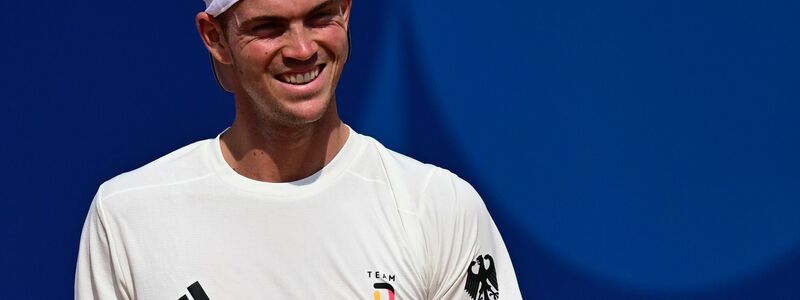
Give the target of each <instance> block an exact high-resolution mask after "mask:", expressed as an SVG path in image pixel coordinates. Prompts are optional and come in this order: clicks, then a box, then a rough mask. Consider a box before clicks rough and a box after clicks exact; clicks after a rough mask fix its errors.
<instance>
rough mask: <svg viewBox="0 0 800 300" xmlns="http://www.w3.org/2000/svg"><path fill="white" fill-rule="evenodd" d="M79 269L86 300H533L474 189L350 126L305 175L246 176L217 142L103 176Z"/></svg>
mask: <svg viewBox="0 0 800 300" xmlns="http://www.w3.org/2000/svg"><path fill="white" fill-rule="evenodd" d="M75 276H76V278H75V298H76V299H80V300H88V299H174V300H178V299H180V300H184V299H186V300H188V299H194V300H208V299H211V300H222V299H237V300H238V299H374V300H378V299H389V300H393V299H484V298H486V299H503V300H505V299H521V296H520V292H519V287H518V286H517V282H516V278H515V275H514V269H513V267H512V265H511V260H510V259H509V256H508V252H507V250H506V248H505V245H504V244H503V240H502V238H501V237H500V234H499V233H498V231H497V228H496V227H495V225H494V222H493V221H492V219H491V217H490V216H489V214H488V212H487V210H486V207H485V206H484V204H483V201H482V200H481V198H480V196H478V194H477V193H476V192H475V190H474V189H473V188H472V187H471V186H470V185H469V184H468V183H467V182H465V181H464V180H462V179H460V178H458V177H457V176H455V175H453V174H452V173H450V172H449V171H447V170H444V169H441V168H438V167H435V166H432V165H428V164H422V163H420V162H418V161H415V160H413V159H411V158H408V157H406V156H403V155H401V154H398V153H396V152H392V151H391V150H388V149H386V148H385V147H384V146H383V145H381V144H380V143H378V142H377V141H375V140H374V139H372V138H370V137H367V136H364V135H360V134H357V133H355V132H353V131H352V130H351V131H350V137H349V138H348V140H347V142H346V143H345V145H344V147H343V148H342V149H341V151H340V152H339V153H338V154H337V155H336V157H335V158H334V159H333V160H332V161H331V162H330V163H329V164H328V165H326V166H325V167H324V168H323V169H322V170H320V171H319V172H317V173H316V174H314V175H312V176H310V177H308V178H305V179H302V180H299V181H296V182H290V183H268V182H261V181H256V180H252V179H249V178H247V177H244V176H241V175H239V174H238V173H236V172H235V171H234V170H233V169H231V168H230V166H229V165H228V164H227V163H226V162H225V160H224V159H223V157H222V153H221V151H220V143H219V136H217V138H215V139H210V140H204V141H199V142H196V143H193V144H191V145H188V146H186V147H183V148H181V149H179V150H177V151H174V152H172V153H170V154H168V155H166V156H164V157H161V158H159V159H158V160H156V161H153V162H151V163H149V164H147V165H145V166H143V167H141V168H139V169H137V170H134V171H131V172H128V173H125V174H122V175H119V176H117V177H115V178H113V179H111V180H109V181H107V182H105V183H104V184H103V185H101V186H100V188H99V190H98V192H97V195H96V196H95V198H94V201H93V202H92V205H91V208H90V210H89V214H88V216H87V218H86V223H85V224H84V228H83V233H82V236H81V243H80V253H79V255H78V264H77V270H76V275H75ZM496 296H499V297H496Z"/></svg>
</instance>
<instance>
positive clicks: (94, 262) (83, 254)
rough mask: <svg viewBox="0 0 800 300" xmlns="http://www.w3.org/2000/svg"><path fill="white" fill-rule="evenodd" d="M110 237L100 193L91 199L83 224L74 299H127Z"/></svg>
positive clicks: (127, 295)
mask: <svg viewBox="0 0 800 300" xmlns="http://www.w3.org/2000/svg"><path fill="white" fill-rule="evenodd" d="M110 241H111V237H110V235H109V231H108V228H107V227H106V224H105V223H104V220H103V213H102V210H101V208H100V201H99V192H98V196H95V198H94V200H93V201H92V205H91V207H90V208H89V214H88V215H87V216H86V221H85V222H84V224H83V231H82V232H81V241H80V249H79V250H78V263H77V267H76V269H75V299H76V300H99V299H103V300H106V299H126V300H129V299H131V297H130V296H129V294H128V293H127V292H125V288H124V284H123V283H122V281H121V279H120V277H121V276H120V274H119V271H118V269H117V268H116V267H115V264H116V259H117V257H116V256H115V254H114V251H113V249H112V248H113V247H112V246H111V242H110Z"/></svg>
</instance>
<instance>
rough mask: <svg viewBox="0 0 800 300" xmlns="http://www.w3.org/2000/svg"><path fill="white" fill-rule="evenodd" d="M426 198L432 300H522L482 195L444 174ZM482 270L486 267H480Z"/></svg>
mask: <svg viewBox="0 0 800 300" xmlns="http://www.w3.org/2000/svg"><path fill="white" fill-rule="evenodd" d="M432 180H433V181H432V182H431V183H430V184H429V187H428V188H427V190H426V191H425V193H424V194H423V199H421V200H422V207H423V210H422V211H421V217H422V223H423V224H422V227H423V232H424V234H423V238H424V245H425V249H424V253H425V257H426V259H427V265H426V268H425V273H426V274H425V278H427V279H428V280H427V281H428V291H429V293H428V294H429V298H430V299H473V298H474V299H477V298H478V297H477V296H475V297H471V295H470V294H476V293H479V292H480V293H481V294H482V293H483V291H484V290H486V292H487V294H488V295H489V296H490V297H492V298H490V299H493V298H494V297H493V295H492V294H493V293H496V294H497V295H498V298H496V299H521V296H520V292H519V287H518V286H517V280H516V276H515V274H514V269H513V266H512V265H511V259H510V257H509V255H508V251H507V250H506V247H505V244H504V243H503V239H502V237H501V236H500V233H499V232H498V230H497V227H496V226H495V224H494V221H493V220H492V218H491V216H490V215H489V212H488V211H487V209H486V206H485V205H484V203H483V200H482V199H481V197H480V195H478V193H477V192H476V191H475V189H474V188H473V187H472V186H471V185H470V184H469V183H467V182H466V181H464V180H462V179H461V178H458V177H457V176H455V175H453V174H452V173H450V172H447V171H439V174H437V178H434V179H432ZM481 265H482V267H481Z"/></svg>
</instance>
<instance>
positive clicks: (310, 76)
mask: <svg viewBox="0 0 800 300" xmlns="http://www.w3.org/2000/svg"><path fill="white" fill-rule="evenodd" d="M317 76H319V67H317V68H316V69H315V70H314V71H311V72H306V73H304V74H295V75H286V74H283V75H281V79H283V81H285V82H288V83H293V84H306V83H309V82H311V81H312V80H314V79H316V78H317Z"/></svg>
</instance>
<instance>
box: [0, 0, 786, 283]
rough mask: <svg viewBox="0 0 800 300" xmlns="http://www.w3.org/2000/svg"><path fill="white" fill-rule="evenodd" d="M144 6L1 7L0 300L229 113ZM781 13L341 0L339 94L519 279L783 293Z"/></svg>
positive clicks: (183, 20) (167, 14)
mask: <svg viewBox="0 0 800 300" xmlns="http://www.w3.org/2000/svg"><path fill="white" fill-rule="evenodd" d="M158 2H159V3H158V5H160V7H158V8H157V9H148V8H140V7H137V5H142V4H140V3H137V2H135V1H133V2H131V1H127V2H119V1H83V2H76V1H44V2H42V1H33V2H30V3H22V2H21V1H12V2H11V3H4V13H3V17H2V18H0V22H2V23H0V24H2V28H3V29H4V30H3V34H2V41H3V42H2V47H0V49H1V50H0V51H2V52H1V53H2V57H3V66H4V67H3V70H5V72H4V74H3V75H2V81H1V82H0V84H1V85H2V86H1V87H2V94H0V97H2V99H3V104H4V106H5V107H4V109H2V112H0V113H1V114H2V115H1V116H2V125H3V126H2V128H4V133H5V134H4V135H5V136H4V143H3V146H2V157H3V160H4V162H3V173H4V178H3V180H2V182H3V188H2V189H0V193H1V194H0V195H2V199H3V207H4V209H3V210H2V220H3V226H2V227H0V230H2V237H3V242H2V249H3V250H2V270H3V272H2V275H0V276H2V280H1V281H0V282H2V290H0V298H2V299H68V298H70V297H71V293H72V280H73V272H74V271H73V270H74V264H75V257H76V255H77V247H78V239H79V235H80V229H81V226H82V223H83V219H84V217H85V214H86V211H87V209H88V206H89V203H90V201H91V199H92V196H93V195H94V192H95V189H96V188H97V186H98V185H99V184H100V183H102V182H103V181H104V180H107V179H109V178H111V177H112V176H114V175H116V174H118V173H120V172H124V171H127V170H130V169H133V168H136V167H138V166H140V165H142V164H144V163H146V162H148V161H151V160H153V159H155V158H157V157H159V156H161V155H163V154H165V153H168V152H169V151H171V150H173V149H176V148H178V147H180V146H182V145H185V144H187V143H190V142H192V141H195V140H199V139H203V138H208V137H212V136H214V135H216V134H217V133H218V132H219V131H221V130H222V129H223V128H225V127H226V126H227V125H228V124H229V123H230V121H231V120H232V116H233V105H232V100H231V99H230V96H229V95H227V94H225V93H223V92H221V91H220V90H219V89H218V88H217V86H216V84H215V83H214V81H213V79H212V76H211V73H210V71H209V66H208V62H207V60H208V57H207V54H206V53H205V50H204V49H203V48H202V45H201V43H200V41H199V38H198V37H197V34H196V32H195V29H194V25H193V17H194V14H195V13H196V12H197V11H199V10H201V9H202V1H200V0H191V1H158ZM142 6H144V5H142ZM798 13H800V5H799V4H798V2H797V1H774V0H769V1H735V0H734V1H644V2H642V1H621V0H615V1H586V0H564V1H510V0H495V1H490V2H486V1H477V0H461V1H454V0H439V1H423V0H405V1H388V0H380V1H379V0H370V1H359V0H355V3H354V10H353V17H352V21H351V22H352V33H353V47H354V48H353V57H352V59H351V61H350V62H349V63H348V66H347V68H346V70H345V75H344V78H343V82H342V84H341V86H340V89H339V102H340V109H341V111H342V115H343V118H344V119H345V121H346V122H347V123H349V124H351V125H352V126H353V127H354V128H355V129H356V130H358V131H360V132H362V133H366V134H369V135H373V136H375V137H376V138H378V139H379V140H381V141H383V142H384V143H385V144H387V145H388V146H389V147H391V148H394V149H396V150H398V151H400V152H403V153H406V154H409V155H411V156H413V157H416V158H418V159H420V160H422V161H426V162H431V163H434V164H438V165H440V166H443V167H446V168H448V169H451V170H453V171H455V172H456V173H458V174H460V175H461V176H462V177H465V178H466V179H468V180H469V181H470V182H472V183H473V184H474V185H475V186H476V187H477V188H478V190H479V191H480V192H481V193H482V195H483V196H484V198H485V200H486V202H487V205H488V206H489V208H490V210H491V212H492V214H493V216H494V218H495V221H496V222H497V223H498V226H499V227H500V229H501V231H502V232H503V234H504V237H505V240H506V243H507V245H508V247H509V251H510V252H511V254H512V258H513V260H514V262H515V266H516V270H517V274H518V277H519V281H520V286H521V288H522V291H523V294H524V295H525V296H526V298H531V299H534V298H543V299H585V298H592V299H643V298H646V299H675V298H680V299H755V298H761V299H800V289H799V288H798V281H797V278H800V217H798V216H799V215H800V189H798V187H800V184H799V183H800V158H798V153H800V131H799V130H798V129H800V118H798V114H800V102H799V100H800V84H799V83H800V74H798V69H799V67H800V60H799V59H798V55H797V53H800V34H799V32H798V29H800V18H798Z"/></svg>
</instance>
